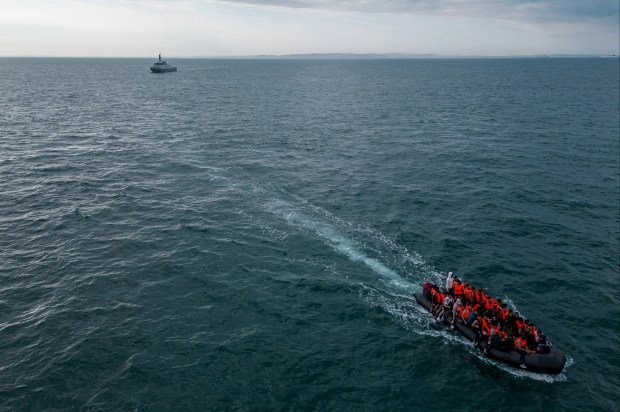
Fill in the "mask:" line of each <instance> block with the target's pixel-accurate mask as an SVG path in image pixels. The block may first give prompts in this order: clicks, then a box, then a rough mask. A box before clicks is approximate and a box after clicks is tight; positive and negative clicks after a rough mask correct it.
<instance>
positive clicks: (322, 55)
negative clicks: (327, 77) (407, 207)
mask: <svg viewBox="0 0 620 412" xmlns="http://www.w3.org/2000/svg"><path fill="white" fill-rule="evenodd" d="M614 57H615V58H618V57H619V55H618V54H604V53H594V54H570V53H542V54H508V55H483V54H471V55H448V54H436V53H347V52H344V53H340V52H328V53H320V52H314V53H286V54H252V55H167V56H166V58H175V59H263V60H266V59H274V60H276V59H305V60H308V59H316V60H319V59H343V60H344V59H364V58H366V59H402V60H406V59H427V60H428V59H510V58H614ZM0 58H59V59H149V58H153V56H152V55H136V56H114V55H93V56H78V55H63V56H55V55H43V54H41V55H36V54H33V55H0Z"/></svg>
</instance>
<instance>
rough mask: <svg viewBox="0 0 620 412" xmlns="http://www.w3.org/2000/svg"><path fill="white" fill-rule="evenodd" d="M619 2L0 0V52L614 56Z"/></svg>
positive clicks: (220, 54) (74, 53) (531, 0)
mask: <svg viewBox="0 0 620 412" xmlns="http://www.w3.org/2000/svg"><path fill="white" fill-rule="evenodd" d="M618 6H619V1H618V0H530V1H521V0H262V1H261V0H227V1H225V0H133V1H132V0H0V55H2V56H122V57H131V56H139V57H144V56H154V55H156V54H157V53H158V52H160V51H161V52H162V53H163V54H164V55H166V56H168V57H181V56H239V55H259V54H289V53H434V54H442V55H488V56H497V55H499V56H504V55H532V54H534V55H537V54H619V50H618V49H619V47H620V46H619V21H618V20H619V17H618V8H619V7H618Z"/></svg>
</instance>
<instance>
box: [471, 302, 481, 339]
mask: <svg viewBox="0 0 620 412" xmlns="http://www.w3.org/2000/svg"><path fill="white" fill-rule="evenodd" d="M481 315H482V313H481V312H480V311H479V310H478V311H477V312H475V316H474V320H473V321H472V322H471V325H470V327H471V329H472V330H473V331H474V342H473V345H474V348H478V345H479V344H480V337H481V336H482V330H481V329H482V323H481V319H482V318H481Z"/></svg>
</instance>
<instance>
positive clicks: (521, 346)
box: [513, 335, 533, 369]
mask: <svg viewBox="0 0 620 412" xmlns="http://www.w3.org/2000/svg"><path fill="white" fill-rule="evenodd" d="M513 342H514V350H515V352H517V353H518V354H519V366H520V367H522V368H523V369H527V366H525V355H526V354H528V353H533V351H532V350H530V349H528V347H527V344H526V343H525V338H524V337H523V336H522V335H517V337H516V338H515V340H514V341H513Z"/></svg>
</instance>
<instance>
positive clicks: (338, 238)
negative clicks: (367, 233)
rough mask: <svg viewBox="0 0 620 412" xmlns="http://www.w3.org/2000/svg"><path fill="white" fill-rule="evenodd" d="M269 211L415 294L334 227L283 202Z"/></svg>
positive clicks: (409, 287) (408, 284) (401, 280)
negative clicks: (317, 236) (318, 237)
mask: <svg viewBox="0 0 620 412" xmlns="http://www.w3.org/2000/svg"><path fill="white" fill-rule="evenodd" d="M268 209H269V210H271V211H272V212H273V213H275V214H276V215H278V216H281V217H283V218H284V219H286V221H287V222H289V223H290V224H293V225H296V226H301V227H303V228H305V229H308V230H311V231H313V232H315V233H316V234H318V235H319V236H320V237H321V238H323V239H324V240H325V241H326V243H327V244H329V245H330V246H331V247H332V248H333V249H334V250H336V251H337V252H339V253H340V254H342V255H344V256H346V257H348V258H349V259H350V260H351V261H353V262H361V263H363V264H365V265H366V266H368V267H369V268H370V269H372V270H373V271H374V272H375V273H377V274H379V275H381V276H382V277H383V278H384V279H386V280H388V281H389V282H390V283H391V284H393V285H394V286H397V287H399V288H401V289H403V290H405V291H408V292H413V291H414V290H417V288H416V286H415V285H413V284H411V283H410V282H407V281H406V280H405V279H403V278H402V277H401V276H400V275H399V274H398V273H396V272H395V271H394V270H392V269H390V268H389V267H387V266H386V265H384V264H383V263H382V262H381V261H379V260H378V259H375V258H371V257H370V256H368V255H366V254H364V253H363V252H362V251H361V250H360V249H359V248H358V246H357V244H356V243H355V242H354V241H353V240H352V239H349V238H347V237H346V236H344V235H342V234H341V233H340V232H339V231H338V230H337V229H336V228H335V227H334V226H333V225H331V224H329V223H324V222H320V221H318V220H315V219H312V218H311V217H309V216H307V215H305V214H303V213H300V212H298V211H296V210H294V208H293V206H291V205H290V204H288V203H286V202H283V201H276V202H273V203H271V204H269V205H268Z"/></svg>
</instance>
